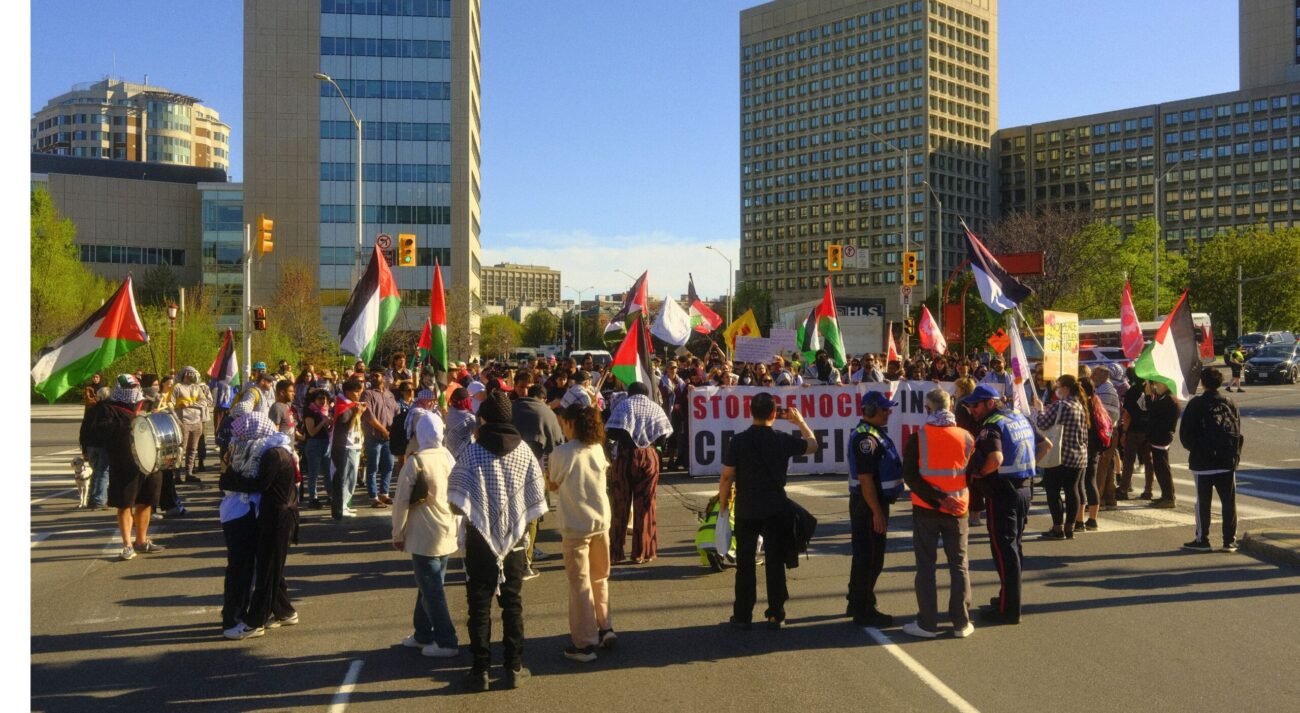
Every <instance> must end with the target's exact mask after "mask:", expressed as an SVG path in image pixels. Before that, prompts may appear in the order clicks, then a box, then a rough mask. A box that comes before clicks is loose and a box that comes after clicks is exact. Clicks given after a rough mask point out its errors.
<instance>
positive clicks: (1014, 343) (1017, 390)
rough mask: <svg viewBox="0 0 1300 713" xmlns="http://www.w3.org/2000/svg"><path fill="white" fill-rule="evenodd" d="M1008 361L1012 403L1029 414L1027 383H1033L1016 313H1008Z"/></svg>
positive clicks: (1017, 408)
mask: <svg viewBox="0 0 1300 713" xmlns="http://www.w3.org/2000/svg"><path fill="white" fill-rule="evenodd" d="M1007 340H1008V341H1009V342H1010V344H1009V345H1008V346H1007V352H1008V356H1007V361H1008V362H1010V363H1009V366H1010V369H1009V371H1010V372H1011V384H1012V393H1011V404H1012V406H1013V407H1014V408H1015V410H1017V411H1019V412H1020V413H1022V414H1024V415H1025V416H1029V395H1028V394H1026V393H1025V383H1026V382H1028V383H1031V384H1032V383H1033V381H1032V377H1031V375H1030V373H1029V360H1028V359H1026V358H1025V343H1024V342H1022V341H1021V340H1020V324H1019V322H1017V321H1016V316H1015V315H1014V314H1009V315H1007Z"/></svg>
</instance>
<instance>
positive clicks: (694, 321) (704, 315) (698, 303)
mask: <svg viewBox="0 0 1300 713" xmlns="http://www.w3.org/2000/svg"><path fill="white" fill-rule="evenodd" d="M686 276H687V277H688V278H690V282H688V283H687V287H686V302H687V310H686V311H687V313H688V314H690V317H691V329H694V330H695V331H697V332H699V333H700V334H708V333H709V332H712V331H713V330H715V329H717V328H718V327H721V326H722V318H721V317H719V316H718V313H717V312H714V311H713V310H711V309H709V306H708V305H706V304H704V301H703V300H701V299H700V296H699V295H697V294H695V276H694V275H692V274H690V273H689V272H688V273H686Z"/></svg>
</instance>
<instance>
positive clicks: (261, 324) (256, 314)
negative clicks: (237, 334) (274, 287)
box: [253, 307, 266, 332]
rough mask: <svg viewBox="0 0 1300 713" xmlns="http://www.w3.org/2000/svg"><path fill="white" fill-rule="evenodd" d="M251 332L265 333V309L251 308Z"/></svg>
mask: <svg viewBox="0 0 1300 713" xmlns="http://www.w3.org/2000/svg"><path fill="white" fill-rule="evenodd" d="M253 330H254V331H258V332H265V331H266V308H265V307H254V308H253Z"/></svg>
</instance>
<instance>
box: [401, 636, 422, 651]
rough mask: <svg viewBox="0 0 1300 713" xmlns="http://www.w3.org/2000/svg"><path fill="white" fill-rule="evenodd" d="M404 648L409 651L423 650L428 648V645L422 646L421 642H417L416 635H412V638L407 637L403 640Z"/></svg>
mask: <svg viewBox="0 0 1300 713" xmlns="http://www.w3.org/2000/svg"><path fill="white" fill-rule="evenodd" d="M402 646H405V647H406V648H408V649H422V648H424V647H426V646H428V644H421V643H420V642H418V641H416V640H415V634H411V635H410V636H407V637H406V638H405V639H402Z"/></svg>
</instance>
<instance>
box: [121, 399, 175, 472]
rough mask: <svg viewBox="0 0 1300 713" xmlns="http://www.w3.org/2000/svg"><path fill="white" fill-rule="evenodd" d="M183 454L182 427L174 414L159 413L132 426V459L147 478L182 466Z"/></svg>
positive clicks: (146, 416) (145, 416) (139, 420)
mask: <svg viewBox="0 0 1300 713" xmlns="http://www.w3.org/2000/svg"><path fill="white" fill-rule="evenodd" d="M184 452H185V441H184V435H183V434H182V433H181V425H180V423H179V422H178V421H177V420H176V417H175V416H173V415H172V414H170V413H168V412H166V411H160V412H157V413H151V414H145V415H142V416H136V417H135V420H134V421H132V422H131V455H133V456H135V464H136V465H138V466H140V471H141V472H142V473H144V474H145V475H149V474H151V473H157V472H158V471H160V470H169V469H172V468H175V467H177V466H179V465H180V463H181V457H182V456H183V455H184Z"/></svg>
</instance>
